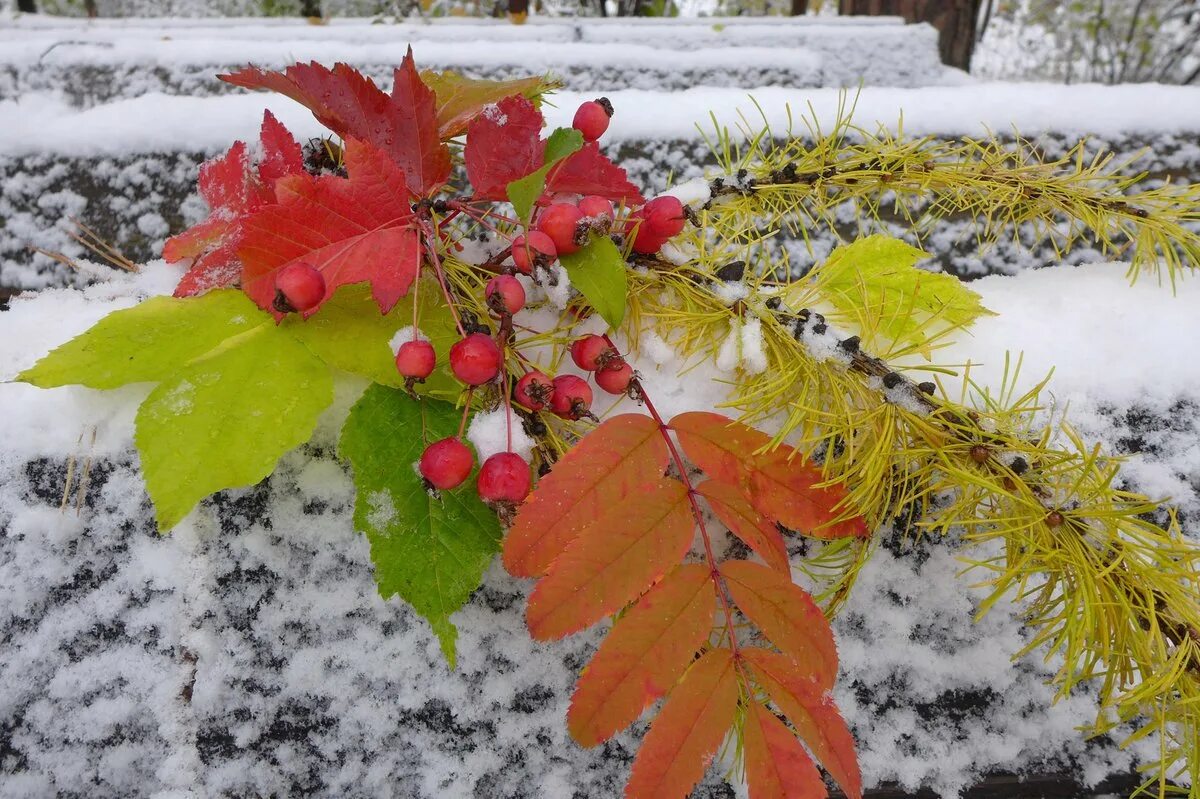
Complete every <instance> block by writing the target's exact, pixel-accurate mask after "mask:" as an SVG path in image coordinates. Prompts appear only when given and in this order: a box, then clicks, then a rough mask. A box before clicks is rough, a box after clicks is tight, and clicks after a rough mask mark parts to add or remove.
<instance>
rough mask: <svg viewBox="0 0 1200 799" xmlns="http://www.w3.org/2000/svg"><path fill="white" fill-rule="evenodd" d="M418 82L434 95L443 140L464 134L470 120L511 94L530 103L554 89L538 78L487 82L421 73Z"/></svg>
mask: <svg viewBox="0 0 1200 799" xmlns="http://www.w3.org/2000/svg"><path fill="white" fill-rule="evenodd" d="M421 80H423V81H424V82H425V85H426V86H428V87H429V88H430V89H432V90H433V93H434V94H435V95H437V118H438V131H439V133H440V135H441V137H442V138H443V139H452V138H454V137H455V136H458V135H459V134H461V133H464V132H466V130H467V125H468V124H469V123H470V122H471V120H473V119H474V118H475V117H476V116H477V115H478V114H479V112H480V111H482V110H483V109H484V108H486V107H487V106H489V105H491V104H492V103H498V102H500V101H502V100H503V99H504V98H506V97H510V96H512V95H514V94H519V95H523V96H525V97H528V98H530V99H532V98H534V97H536V96H537V95H539V94H541V93H542V92H543V91H546V90H548V89H550V88H552V87H553V84H548V83H547V82H546V80H545V79H543V78H541V77H529V78H514V79H512V80H488V79H486V78H468V77H466V76H465V75H463V74H461V73H459V72H454V71H453V70H446V71H445V72H434V71H433V70H429V69H425V70H421ZM539 127H540V126H539Z"/></svg>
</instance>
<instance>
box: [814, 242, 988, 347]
mask: <svg viewBox="0 0 1200 799" xmlns="http://www.w3.org/2000/svg"><path fill="white" fill-rule="evenodd" d="M928 257H929V256H928V255H927V254H926V253H924V252H922V251H921V250H918V249H917V248H916V247H912V246H910V245H909V244H906V243H905V242H903V241H900V240H899V239H893V238H891V237H888V236H884V235H874V236H867V237H865V238H861V239H859V240H857V241H855V242H852V243H850V244H847V245H845V246H842V247H838V248H837V249H836V250H834V251H833V252H832V253H831V254H830V256H829V258H828V259H827V260H826V261H825V263H823V264H821V265H820V266H819V267H817V268H816V269H814V270H813V272H812V274H811V278H812V280H813V281H815V282H814V284H813V285H814V286H815V288H816V289H817V291H818V292H819V293H820V295H821V296H822V297H823V298H824V299H825V300H827V301H828V302H830V303H831V304H832V305H833V306H834V307H835V308H836V309H837V312H838V317H839V318H840V321H842V322H844V323H849V324H851V325H853V326H854V327H856V328H857V330H858V332H859V335H861V336H862V339H863V343H864V344H865V345H866V346H867V347H868V348H870V349H873V350H877V351H879V353H880V354H883V355H888V354H893V353H895V352H896V351H897V350H898V349H905V348H910V349H913V350H916V351H918V352H922V353H924V354H926V355H928V353H929V344H930V342H931V340H932V338H933V337H934V336H936V335H940V334H942V333H944V332H945V331H947V330H952V329H957V328H965V327H969V326H970V325H971V324H972V323H974V321H975V320H976V319H978V318H979V317H980V316H983V315H991V313H992V312H991V311H989V310H988V309H987V308H985V307H983V304H982V303H981V302H980V297H979V295H978V294H976V293H975V292H974V291H972V290H971V289H969V288H967V287H966V285H965V284H964V283H963V282H962V281H961V280H959V279H958V278H957V277H955V276H954V275H947V274H944V273H941V272H928V271H926V270H924V269H919V268H917V265H916V264H917V262H918V261H920V260H922V259H924V258H928ZM806 290H807V287H806V286H805V287H802V286H800V285H797V286H796V287H795V288H794V289H793V290H792V292H793V293H796V292H804V291H806Z"/></svg>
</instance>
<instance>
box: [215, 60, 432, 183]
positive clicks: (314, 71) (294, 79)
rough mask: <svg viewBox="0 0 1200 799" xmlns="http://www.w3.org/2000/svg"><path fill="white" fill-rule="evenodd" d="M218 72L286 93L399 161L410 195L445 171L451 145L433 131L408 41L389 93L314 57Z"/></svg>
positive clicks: (237, 82) (337, 129) (426, 92)
mask: <svg viewBox="0 0 1200 799" xmlns="http://www.w3.org/2000/svg"><path fill="white" fill-rule="evenodd" d="M218 77H219V78H220V79H221V80H223V81H225V82H226V83H231V84H233V85H234V86H241V87H243V88H246V89H268V90H270V91H274V92H279V93H280V94H283V95H286V96H288V97H290V98H292V99H293V100H295V101H296V102H298V103H300V104H301V105H303V106H304V107H305V108H307V109H309V110H310V111H312V112H313V116H315V117H316V118H317V120H318V121H319V122H320V123H321V124H322V125H324V126H325V127H327V128H329V129H330V130H332V131H333V132H334V133H337V134H338V135H339V136H341V137H342V138H345V139H360V140H362V141H366V142H369V143H371V144H373V145H374V146H375V147H376V148H378V149H379V150H382V151H383V152H385V153H387V154H388V155H389V156H391V157H392V159H393V160H394V161H395V162H396V163H397V164H398V165H399V166H400V169H401V170H402V171H403V173H404V174H403V178H404V181H405V184H406V185H407V186H408V188H409V190H410V191H411V192H412V194H414V195H418V196H426V195H429V194H431V193H433V192H434V191H435V190H436V189H438V188H440V187H441V186H442V185H444V184H445V182H446V179H447V178H448V177H449V176H450V150H449V148H448V147H447V146H446V145H445V144H443V143H442V141H441V139H440V137H439V136H438V118H437V101H436V98H435V97H434V93H433V91H432V90H431V89H430V88H429V87H428V86H426V85H425V83H424V82H422V80H421V76H420V75H419V74H418V73H417V68H416V65H415V64H414V63H413V57H412V48H411V47H410V48H409V50H408V54H407V55H406V56H405V57H404V60H403V61H402V62H401V64H400V66H399V67H398V68H397V69H396V72H395V85H394V86H393V87H392V93H391V94H390V95H388V94H385V93H384V92H383V91H382V90H381V89H380V88H379V87H378V86H376V85H375V83H374V81H372V80H371V79H370V78H368V77H366V76H364V75H363V74H362V73H360V72H359V71H358V70H356V69H354V68H353V67H351V66H349V65H347V64H334V67H333V69H332V70H331V69H328V68H326V67H324V66H322V65H320V64H318V63H316V62H315V61H314V62H312V63H310V64H294V65H293V66H290V67H288V68H287V69H286V70H284V71H283V72H266V71H263V70H261V69H258V68H257V67H247V68H246V69H243V70H239V71H238V72H234V73H233V74H230V75H219V76H218Z"/></svg>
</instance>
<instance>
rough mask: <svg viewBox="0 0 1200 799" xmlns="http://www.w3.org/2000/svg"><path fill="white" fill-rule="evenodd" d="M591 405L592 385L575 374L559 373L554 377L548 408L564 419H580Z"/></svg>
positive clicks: (586, 413)
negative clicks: (552, 392) (552, 394)
mask: <svg viewBox="0 0 1200 799" xmlns="http://www.w3.org/2000/svg"><path fill="white" fill-rule="evenodd" d="M591 407H592V387H591V386H589V385H588V384H587V381H586V380H584V379H583V378H582V377H578V376H576V375H559V376H558V377H556V378H554V396H553V397H551V398H550V410H552V411H554V413H556V414H558V415H559V416H561V417H563V418H564V419H582V418H583V417H584V416H588V415H589V412H590V410H591Z"/></svg>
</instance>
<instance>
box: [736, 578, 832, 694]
mask: <svg viewBox="0 0 1200 799" xmlns="http://www.w3.org/2000/svg"><path fill="white" fill-rule="evenodd" d="M720 569H721V576H722V577H724V578H725V586H726V588H728V590H729V596H730V597H731V598H732V599H733V601H734V602H735V603H737V606H738V608H739V609H740V610H741V611H742V613H743V614H745V616H746V618H748V619H750V621H752V622H754V623H755V624H756V625H758V627H759V629H761V630H762V631H763V633H764V634H765V635H766V636H767V638H768V639H770V641H771V643H773V644H775V646H777V647H779V649H780V650H782V651H783V652H784V653H785V654H786V655H787V656H788V657H790V658H791V659H793V660H795V661H796V663H797V664H798V666H799V667H802V668H804V669H805V670H806V673H809V674H811V675H812V676H813V677H814V678H815V679H816V681H817V685H818V686H820V688H821V690H823V691H824V690H828V689H829V688H831V687H832V686H833V681H834V679H835V678H836V677H837V670H838V657H837V647H836V646H835V645H834V643H833V630H832V629H831V628H830V626H829V621H828V620H827V619H826V618H825V614H823V613H822V612H821V609H820V608H819V607H817V603H816V602H813V600H812V597H811V596H809V595H808V592H807V591H805V590H804V589H803V588H801V587H800V586H798V585H796V584H795V583H793V582H792V581H791V580H790V579H788V578H787V577H783V576H782V575H780V574H779V572H776V571H773V570H772V569H770V568H768V567H766V566H761V565H759V564H757V563H751V562H750V561H746V560H731V561H728V562H726V563H722V564H721V567H720Z"/></svg>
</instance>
